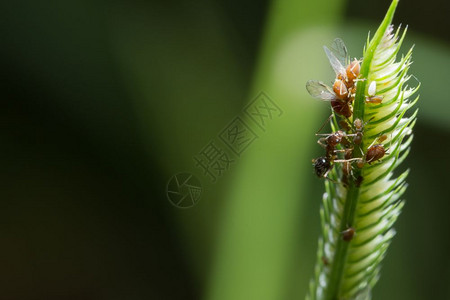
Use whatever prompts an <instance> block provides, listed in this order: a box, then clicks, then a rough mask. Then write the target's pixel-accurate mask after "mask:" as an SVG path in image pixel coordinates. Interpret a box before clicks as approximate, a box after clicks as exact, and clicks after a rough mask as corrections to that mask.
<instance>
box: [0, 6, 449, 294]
mask: <svg viewBox="0 0 450 300" xmlns="http://www.w3.org/2000/svg"><path fill="white" fill-rule="evenodd" d="M388 5H389V2H388V1H379V2H377V3H375V2H373V3H366V2H362V1H355V0H351V1H333V0H328V1H327V0H319V1H314V2H313V1H310V2H306V1H292V0H279V1H273V2H269V1H249V0H243V1H225V0H212V1H206V0H199V1H195V2H188V1H184V2H182V1H172V2H162V1H161V2H154V1H137V0H131V1H118V0H116V1H115V0H111V1H103V0H95V1H93V0H90V1H87V0H65V1H31V0H18V1H8V2H6V1H3V2H2V4H1V6H0V8H1V9H0V16H1V17H0V20H1V26H0V36H1V37H2V38H1V40H2V42H1V47H0V57H1V67H2V68H1V71H2V74H3V76H2V80H1V83H0V86H1V90H0V93H1V95H2V101H1V109H0V116H1V117H0V120H1V126H0V142H1V145H2V146H1V147H0V149H1V150H0V151H1V169H0V170H1V172H0V176H1V182H2V185H1V187H2V188H1V189H0V193H1V209H0V239H1V243H0V244H1V247H0V290H1V295H2V296H1V297H0V298H1V299H206V300H219V299H227V300H229V299H233V300H240V299H246V300H249V299H258V300H264V299H303V298H304V296H305V294H306V291H307V286H308V281H309V279H310V278H311V276H312V274H313V268H314V263H315V255H316V246H317V238H318V235H319V232H320V228H319V226H320V225H319V224H320V221H319V205H320V199H321V194H322V193H323V190H324V188H323V182H322V181H321V180H318V179H317V178H315V176H314V175H313V172H312V168H311V164H310V162H311V159H312V158H313V157H317V156H319V155H320V154H321V153H322V150H321V148H320V147H319V146H318V145H316V137H315V136H314V133H315V132H316V131H317V129H318V128H319V127H320V125H321V124H322V123H323V122H324V120H325V118H326V117H327V115H328V114H329V106H328V105H327V104H326V103H322V102H320V101H315V100H313V99H312V98H310V97H309V95H308V94H307V92H306V90H305V88H304V86H305V82H306V81H307V80H308V79H320V80H323V81H331V80H332V78H333V74H332V71H331V69H330V67H329V66H328V62H327V60H326V57H325V55H324V53H323V51H322V45H324V44H327V45H328V44H330V43H331V41H332V40H333V39H334V38H335V37H341V38H342V39H343V40H344V41H345V42H346V43H347V46H348V48H349V51H350V54H351V56H352V57H361V55H362V49H363V45H364V42H365V40H366V36H367V32H368V31H371V32H374V31H375V29H376V28H377V26H378V24H379V22H380V21H381V19H382V18H383V16H384V13H385V11H386V9H387V7H388ZM449 13H450V4H448V2H444V1H438V0H430V1H429V2H427V3H426V5H425V3H423V1H418V0H414V1H401V2H400V4H399V7H398V9H397V13H396V16H395V19H394V21H395V24H399V23H403V24H408V25H409V26H410V27H409V32H408V34H407V40H406V41H405V45H404V47H403V48H402V51H403V52H404V53H405V52H406V51H407V49H408V48H409V47H410V46H411V45H412V44H415V50H414V54H413V58H414V64H413V66H412V68H411V71H412V73H413V74H415V75H416V76H417V78H419V80H420V81H421V83H422V87H421V90H420V94H421V99H420V101H419V104H418V107H419V108H420V111H419V118H418V122H417V125H416V130H415V139H414V142H413V145H412V152H411V154H410V155H409V157H408V160H407V162H406V163H405V166H404V168H405V167H406V165H407V166H408V167H409V168H411V174H410V177H409V179H408V182H409V188H408V190H407V193H406V195H405V198H406V199H407V204H406V206H405V209H404V211H403V213H402V215H401V217H400V218H399V220H398V222H397V225H396V229H397V232H398V235H397V237H396V238H395V240H394V242H393V244H392V246H391V249H390V251H388V256H387V257H386V259H385V260H384V263H383V269H382V277H381V279H380V281H379V283H378V285H377V286H376V288H375V290H374V299H430V293H432V294H433V296H432V298H433V299H450V282H449V281H450V264H449V263H450V260H449V256H448V253H449V251H450V240H449V227H450V218H449V217H448V215H449V213H450V202H449V201H448V200H449V196H448V179H449V176H448V175H447V174H448V171H449V169H450V162H449V161H450V160H449V158H448V155H447V153H448V150H447V149H448V147H449V146H450V143H449V138H450V118H449V113H450V101H449V96H448V93H447V91H446V88H447V87H448V86H449V83H450V82H449V80H450V79H449V78H450V76H449V74H448V73H449V70H450V44H449V43H450V39H449V35H448V28H449V27H450V19H449V18H448V14H449ZM415 84H416V83H415V82H414V81H413V80H412V81H411V85H415ZM261 91H264V92H265V93H267V95H268V96H269V97H270V99H271V100H272V101H273V102H274V103H276V104H277V105H278V106H279V107H280V108H281V109H282V111H283V114H282V115H281V116H279V117H274V118H273V119H271V120H270V121H268V122H267V124H266V125H267V126H265V127H264V130H263V129H262V128H260V127H258V126H256V125H255V123H252V120H250V118H249V117H248V116H247V115H246V114H245V113H243V109H244V106H245V105H246V104H247V103H249V101H251V100H253V99H255V97H256V96H257V95H258V94H259V93H260V92H261ZM236 116H241V117H242V118H243V121H244V122H248V124H252V125H250V126H252V129H253V130H254V132H255V134H257V135H258V139H256V140H255V141H254V142H253V143H252V144H251V145H250V146H249V147H248V148H247V149H246V150H245V151H244V152H243V153H242V154H241V155H240V156H236V155H234V156H233V159H234V160H235V162H234V163H233V164H231V165H230V168H229V170H227V171H226V172H224V173H223V175H222V176H221V177H220V178H218V179H217V181H216V182H214V183H213V182H211V180H210V178H209V177H208V176H207V175H205V173H204V172H203V170H202V169H201V168H199V167H197V166H196V163H195V161H194V159H193V157H194V156H196V155H199V153H200V151H201V150H202V149H203V147H204V146H205V145H207V144H208V143H209V142H210V141H215V142H217V144H218V145H221V147H223V148H224V149H226V147H225V146H224V145H223V144H220V139H219V134H220V133H221V132H222V131H223V130H224V128H227V127H226V126H227V124H229V123H230V122H231V121H232V120H233V119H234V118H235V117H236ZM227 151H228V152H229V149H228V150H227ZM230 155H231V154H230ZM178 172H189V173H192V174H194V175H195V176H196V177H197V178H198V179H199V180H200V182H201V185H202V188H203V192H202V195H201V199H200V201H199V202H198V203H197V204H196V205H195V206H194V207H192V208H189V209H179V208H176V207H174V206H173V205H172V204H171V203H170V202H169V201H168V199H167V196H166V185H167V182H168V180H169V179H170V178H171V177H172V176H173V175H174V174H176V173H178Z"/></svg>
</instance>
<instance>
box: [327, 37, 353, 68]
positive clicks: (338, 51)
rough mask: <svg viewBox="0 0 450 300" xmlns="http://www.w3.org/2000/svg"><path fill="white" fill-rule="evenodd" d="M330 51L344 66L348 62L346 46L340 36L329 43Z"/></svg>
mask: <svg viewBox="0 0 450 300" xmlns="http://www.w3.org/2000/svg"><path fill="white" fill-rule="evenodd" d="M330 50H331V53H333V54H334V56H336V58H337V59H338V60H339V62H340V63H341V64H342V66H344V67H346V66H348V65H349V64H350V57H349V56H348V52H347V47H346V46H345V43H344V41H343V40H341V39H340V38H336V39H334V41H333V44H331V49H330Z"/></svg>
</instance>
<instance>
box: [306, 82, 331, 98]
mask: <svg viewBox="0 0 450 300" xmlns="http://www.w3.org/2000/svg"><path fill="white" fill-rule="evenodd" d="M306 89H307V90H308V92H309V94H310V95H311V96H313V97H314V98H318V99H322V100H330V101H331V100H335V99H336V95H335V94H334V92H333V90H332V89H331V88H330V87H329V86H327V85H326V84H325V83H323V82H322V81H316V80H309V81H308V82H307V83H306Z"/></svg>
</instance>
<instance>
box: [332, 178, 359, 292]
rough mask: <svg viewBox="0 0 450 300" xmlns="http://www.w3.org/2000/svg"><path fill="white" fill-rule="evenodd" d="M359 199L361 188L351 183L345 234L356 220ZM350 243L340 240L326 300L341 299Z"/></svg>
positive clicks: (346, 209) (344, 221)
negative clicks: (341, 288) (340, 289)
mask: <svg viewBox="0 0 450 300" xmlns="http://www.w3.org/2000/svg"><path fill="white" fill-rule="evenodd" d="M358 198H359V187H357V186H356V185H355V183H354V182H353V181H352V182H350V186H349V190H348V192H347V198H346V200H345V206H344V215H343V218H342V222H341V226H340V228H339V230H340V232H343V231H344V230H346V229H347V228H348V227H351V226H352V225H353V224H352V223H353V221H354V219H355V211H356V205H357V203H358ZM349 245H350V242H347V241H344V240H343V239H339V240H338V242H337V246H336V252H335V256H334V260H333V265H332V269H331V275H330V281H329V285H328V287H327V290H326V292H325V299H327V300H336V299H339V297H338V295H339V288H340V285H341V282H342V277H343V276H342V275H343V273H344V269H345V263H346V261H347V252H348V247H349Z"/></svg>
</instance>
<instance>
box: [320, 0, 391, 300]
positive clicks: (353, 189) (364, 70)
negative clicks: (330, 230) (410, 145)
mask: <svg viewBox="0 0 450 300" xmlns="http://www.w3.org/2000/svg"><path fill="white" fill-rule="evenodd" d="M397 4H398V0H394V1H392V3H391V6H390V7H389V10H388V12H387V13H386V16H385V17H384V19H383V22H382V23H381V25H380V27H379V28H378V30H377V32H376V33H375V35H374V37H373V39H372V40H371V42H370V44H369V45H367V50H366V52H365V53H364V60H363V62H362V65H361V71H360V74H361V78H362V79H363V80H361V81H359V82H358V85H357V89H356V96H355V101H354V109H353V120H355V119H360V120H364V106H365V100H366V97H365V95H366V86H367V81H368V77H369V76H368V75H369V72H370V66H371V63H372V59H373V55H374V53H375V50H376V48H377V47H378V44H379V43H380V41H381V39H382V38H383V35H384V34H385V32H386V30H387V28H388V26H389V25H390V24H391V22H392V19H393V16H394V12H395V9H396V7H397ZM361 148H362V149H364V145H363V143H361ZM363 156H364V154H362V153H360V151H354V157H355V158H356V157H358V158H361V157H363ZM353 174H354V176H353V179H352V180H350V182H349V187H348V190H347V197H346V200H345V204H344V211H343V216H342V219H341V224H340V226H339V230H340V232H343V231H345V230H346V229H348V228H349V227H352V225H353V223H354V220H355V212H356V207H357V204H358V200H359V193H360V188H359V186H358V184H357V183H356V182H355V181H356V180H358V178H359V177H360V176H363V175H364V174H363V170H361V169H358V168H355V169H354V170H353ZM350 243H351V241H344V240H343V239H342V238H340V239H338V240H337V242H336V251H335V254H334V258H333V260H332V262H333V263H332V265H331V272H330V278H329V282H328V286H327V288H326V290H325V297H324V299H325V300H338V299H339V296H340V293H339V290H340V287H341V283H342V280H343V275H344V270H345V265H346V262H347V255H348V248H349V246H350Z"/></svg>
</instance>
